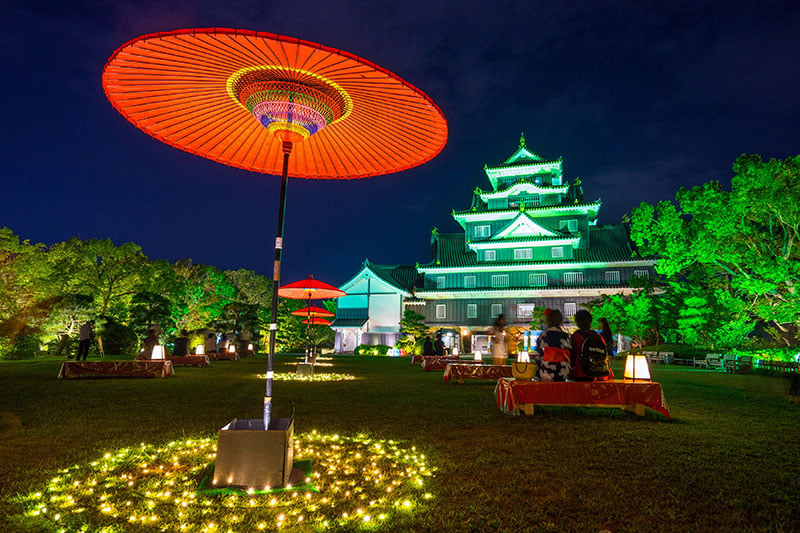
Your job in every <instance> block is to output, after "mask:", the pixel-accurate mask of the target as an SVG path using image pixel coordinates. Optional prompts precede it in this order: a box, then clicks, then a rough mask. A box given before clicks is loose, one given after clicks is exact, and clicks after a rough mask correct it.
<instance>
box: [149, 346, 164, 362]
mask: <svg viewBox="0 0 800 533" xmlns="http://www.w3.org/2000/svg"><path fill="white" fill-rule="evenodd" d="M150 359H153V360H159V361H163V360H164V346H162V345H161V344H156V345H155V346H153V353H152V355H150Z"/></svg>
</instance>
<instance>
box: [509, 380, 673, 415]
mask: <svg viewBox="0 0 800 533" xmlns="http://www.w3.org/2000/svg"><path fill="white" fill-rule="evenodd" d="M495 397H496V399H497V407H499V408H500V409H501V410H503V411H504V412H506V413H511V414H520V413H524V414H526V415H528V416H533V413H534V406H535V405H558V406H567V407H613V408H618V409H623V410H625V411H631V412H633V413H635V414H637V415H638V416H644V408H645V407H649V408H651V409H654V410H656V411H658V412H659V413H661V414H663V415H664V416H666V417H667V418H669V416H670V414H669V409H668V407H667V401H666V399H665V398H664V394H663V392H662V390H661V385H660V384H658V383H653V382H632V381H624V380H612V381H589V382H586V381H561V382H552V381H520V380H514V379H513V378H501V379H498V380H497V386H496V387H495Z"/></svg>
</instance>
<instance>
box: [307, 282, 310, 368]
mask: <svg viewBox="0 0 800 533" xmlns="http://www.w3.org/2000/svg"><path fill="white" fill-rule="evenodd" d="M310 294H311V293H309V297H308V300H306V303H307V304H308V305H306V307H307V308H308V311H307V312H306V320H308V321H309V322H306V363H308V357H309V355H310V353H311V352H310V351H309V346H310V345H309V339H310V337H309V335H310V333H309V332H310V331H311V296H310Z"/></svg>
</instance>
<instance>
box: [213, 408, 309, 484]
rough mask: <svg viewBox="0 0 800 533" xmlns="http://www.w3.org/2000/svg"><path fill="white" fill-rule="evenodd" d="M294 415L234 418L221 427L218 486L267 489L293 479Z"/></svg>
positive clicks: (214, 479)
mask: <svg viewBox="0 0 800 533" xmlns="http://www.w3.org/2000/svg"><path fill="white" fill-rule="evenodd" d="M293 440H294V417H292V418H273V419H272V421H271V422H270V427H269V429H268V430H267V431H264V421H263V420H262V419H252V420H239V419H236V418H234V419H233V420H232V421H231V422H230V423H229V424H228V425H226V426H225V427H223V428H222V429H221V430H220V431H219V440H218V443H217V461H216V464H215V466H214V478H213V483H214V485H215V486H217V487H243V488H247V489H250V488H252V489H256V490H264V489H265V488H266V487H283V486H285V485H286V484H288V483H289V480H290V477H291V474H292V463H293V461H294V447H293V446H294V443H293Z"/></svg>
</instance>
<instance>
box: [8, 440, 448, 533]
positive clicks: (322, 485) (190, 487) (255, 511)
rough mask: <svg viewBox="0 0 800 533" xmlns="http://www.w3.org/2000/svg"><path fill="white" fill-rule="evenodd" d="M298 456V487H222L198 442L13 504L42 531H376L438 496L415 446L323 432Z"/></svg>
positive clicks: (79, 473) (153, 450) (126, 452)
mask: <svg viewBox="0 0 800 533" xmlns="http://www.w3.org/2000/svg"><path fill="white" fill-rule="evenodd" d="M294 447H295V449H294V457H295V459H296V460H297V461H304V462H309V461H310V463H311V465H312V467H311V471H310V472H307V473H306V475H305V476H304V477H303V478H302V482H300V483H295V485H294V486H293V487H291V486H287V487H284V488H276V489H273V490H264V491H261V490H256V489H255V488H251V489H248V490H241V491H236V490H232V489H219V488H216V487H214V485H213V484H212V483H211V482H210V479H211V476H209V473H210V471H211V468H212V466H213V461H214V459H215V456H216V454H215V452H216V439H215V438H199V439H184V440H181V441H174V442H170V443H168V444H166V445H163V446H160V447H159V446H154V445H147V444H141V445H140V446H138V447H135V448H125V449H122V450H118V451H116V452H113V453H112V452H109V453H105V454H104V455H103V458H102V459H98V460H95V461H92V462H89V463H85V464H81V465H74V466H72V467H69V468H66V469H62V470H59V471H58V475H57V476H54V477H52V478H51V480H50V482H49V483H47V486H46V487H45V488H44V489H43V490H37V491H35V492H31V493H30V494H28V495H24V496H22V495H19V496H17V497H15V498H16V499H17V500H18V501H20V502H22V508H23V509H24V514H25V516H26V517H28V519H29V520H35V521H38V522H37V523H39V525H40V526H41V529H54V530H65V531H71V530H93V531H94V530H96V531H111V530H114V528H115V527H118V524H119V523H120V521H125V522H127V523H129V524H131V526H130V527H131V528H139V527H142V528H144V527H146V528H153V529H160V530H186V529H192V528H193V527H197V528H198V529H202V530H205V531H230V530H236V531H239V530H242V531H247V530H251V531H253V530H265V529H273V528H290V529H291V528H292V527H294V526H297V525H301V527H304V528H313V529H318V528H328V527H343V528H346V529H356V528H373V527H378V526H380V524H381V523H385V521H386V520H390V519H391V517H392V515H393V514H395V513H398V512H402V513H408V512H413V511H415V510H417V509H418V508H419V507H420V506H421V504H422V503H424V502H425V501H427V500H430V499H431V498H432V497H433V496H432V494H431V493H430V492H426V491H425V489H424V487H425V484H426V481H427V479H428V478H430V477H432V476H433V475H434V472H435V468H433V467H432V466H430V465H429V464H428V463H427V461H426V459H425V456H424V455H423V454H421V453H419V452H418V451H417V450H416V448H414V447H411V448H406V447H403V446H402V445H401V444H400V443H398V442H396V441H392V440H380V439H375V438H372V437H370V436H369V435H364V434H359V435H357V436H355V437H348V436H342V435H326V434H321V433H318V432H316V431H312V432H310V433H305V434H298V435H295V439H294ZM298 464H300V463H298ZM203 477H205V479H206V482H205V484H200V486H199V487H198V483H199V481H198V480H199V479H201V478H203ZM94 487H98V489H97V490H95V488H94ZM244 509H246V510H247V512H246V513H242V510H244ZM115 524H116V525H115ZM192 524H195V526H192Z"/></svg>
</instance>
